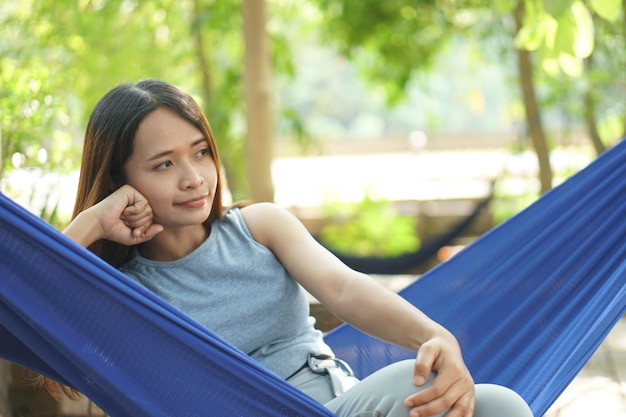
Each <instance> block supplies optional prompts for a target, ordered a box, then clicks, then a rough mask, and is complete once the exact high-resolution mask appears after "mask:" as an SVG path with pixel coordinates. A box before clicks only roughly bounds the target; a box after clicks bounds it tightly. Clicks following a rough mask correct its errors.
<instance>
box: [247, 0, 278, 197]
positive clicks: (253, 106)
mask: <svg viewBox="0 0 626 417" xmlns="http://www.w3.org/2000/svg"><path fill="white" fill-rule="evenodd" d="M243 28H244V29H243V31H244V42H245V66H244V95H245V104H246V121H247V125H248V136H247V140H246V163H247V167H248V180H249V184H250V192H251V198H252V200H254V201H273V200H274V186H273V184H272V172H271V165H272V136H273V133H274V132H273V115H272V100H271V98H272V91H271V83H270V79H271V77H270V74H271V64H270V54H269V49H268V42H267V34H266V33H265V2H264V0H244V2H243Z"/></svg>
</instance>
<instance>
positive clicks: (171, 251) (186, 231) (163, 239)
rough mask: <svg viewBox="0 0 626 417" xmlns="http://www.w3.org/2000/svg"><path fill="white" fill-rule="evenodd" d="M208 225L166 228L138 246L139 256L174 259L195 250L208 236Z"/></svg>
mask: <svg viewBox="0 0 626 417" xmlns="http://www.w3.org/2000/svg"><path fill="white" fill-rule="evenodd" d="M209 233H210V229H209V227H207V226H205V225H204V224H202V225H194V226H185V227H176V228H166V229H165V230H163V231H162V232H161V233H159V234H158V235H156V236H155V237H154V238H152V240H150V241H148V242H146V243H144V244H143V245H141V246H140V247H139V253H140V254H141V256H143V257H144V258H147V259H151V260H154V261H163V262H165V261H175V260H176V259H180V258H182V257H184V256H187V255H189V254H190V253H191V252H193V251H194V250H196V248H198V246H200V245H201V244H202V243H203V242H204V241H205V240H206V239H207V238H208V237H209Z"/></svg>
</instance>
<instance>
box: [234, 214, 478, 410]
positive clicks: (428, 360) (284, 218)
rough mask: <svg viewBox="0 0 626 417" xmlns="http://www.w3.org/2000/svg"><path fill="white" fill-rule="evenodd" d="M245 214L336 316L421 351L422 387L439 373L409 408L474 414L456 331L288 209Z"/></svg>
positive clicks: (255, 233) (418, 378)
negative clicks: (336, 249) (316, 235)
mask: <svg viewBox="0 0 626 417" xmlns="http://www.w3.org/2000/svg"><path fill="white" fill-rule="evenodd" d="M242 214H243V216H244V219H245V221H246V224H247V225H248V228H249V229H250V231H251V233H252V235H253V236H254V238H255V239H256V240H257V241H259V243H261V244H263V245H265V246H266V247H268V248H269V249H270V250H272V251H273V252H274V254H275V255H276V256H277V257H278V259H279V260H280V261H281V262H282V264H283V265H284V266H285V268H286V269H287V271H289V273H290V275H291V276H292V277H293V278H294V279H295V280H297V281H298V282H299V283H300V284H302V286H303V287H304V288H306V289H307V290H308V291H309V292H310V293H311V294H312V295H313V296H315V297H316V298H317V299H318V300H319V301H320V302H321V303H322V304H324V306H325V307H326V308H328V310H329V311H331V312H332V313H333V314H334V315H335V316H336V317H338V318H339V319H340V320H342V321H345V322H347V323H350V324H352V325H353V326H355V327H357V328H359V329H360V330H362V331H364V332H366V333H368V334H370V335H372V336H374V337H377V338H379V339H382V340H385V341H388V342H390V343H393V344H396V345H399V346H403V347H405V348H408V349H410V350H413V351H415V352H418V357H417V360H416V363H415V373H414V381H415V383H416V385H422V384H423V383H424V382H425V380H426V379H427V378H428V376H429V374H430V373H431V371H435V372H438V376H437V378H435V381H434V382H433V384H432V386H431V387H429V388H427V389H425V390H423V391H421V392H420V393H418V394H415V395H412V396H410V397H409V398H407V400H406V403H405V404H406V405H407V406H408V407H412V408H414V411H419V412H420V415H421V416H427V415H433V414H436V413H438V412H441V411H443V410H445V409H446V408H449V407H452V409H451V411H450V412H449V413H448V416H449V417H453V416H454V417H465V416H471V415H472V412H473V404H474V387H473V381H472V379H471V376H470V374H469V372H468V370H467V368H466V367H465V364H464V362H463V357H462V354H461V350H460V347H459V345H458V343H457V341H456V339H455V338H454V336H453V335H452V334H451V333H450V332H448V331H447V330H446V329H445V328H443V327H442V326H441V325H439V324H437V323H436V322H434V321H433V320H431V319H430V318H428V317H427V316H426V315H425V314H424V313H422V312H421V311H420V310H418V309H417V308H415V307H414V306H412V305H411V304H410V303H408V302H407V301H405V300H404V299H403V298H401V297H400V296H398V295H397V294H396V293H394V292H393V291H390V290H388V289H387V288H385V287H384V286H382V285H380V284H379V283H377V282H376V281H375V280H373V279H371V278H370V277H368V276H367V275H364V274H362V273H359V272H357V271H354V270H352V269H350V268H349V267H347V266H346V265H344V264H343V263H342V262H341V261H339V260H338V259H337V258H336V257H335V256H334V255H333V254H331V253H330V252H329V251H328V250H326V249H325V248H324V247H322V246H321V245H320V244H319V243H318V242H316V241H315V239H313V238H312V236H311V235H310V234H309V233H308V231H307V230H306V229H305V228H304V226H303V225H302V223H301V222H300V221H299V220H298V219H296V218H295V217H294V216H293V215H291V214H290V213H289V212H287V211H286V210H284V209H282V208H280V207H278V206H276V205H273V204H255V205H252V206H248V207H246V208H244V209H242ZM391 323H393V325H390V324H391Z"/></svg>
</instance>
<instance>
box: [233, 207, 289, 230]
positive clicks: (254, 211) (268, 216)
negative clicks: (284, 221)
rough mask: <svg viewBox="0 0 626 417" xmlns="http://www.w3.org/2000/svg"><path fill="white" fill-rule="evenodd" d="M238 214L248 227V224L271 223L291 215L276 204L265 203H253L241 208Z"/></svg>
mask: <svg viewBox="0 0 626 417" xmlns="http://www.w3.org/2000/svg"><path fill="white" fill-rule="evenodd" d="M239 212H240V213H241V216H242V217H243V219H244V220H245V222H246V223H247V224H248V226H250V223H252V224H254V225H256V224H257V223H261V224H267V223H271V222H272V221H276V220H278V219H280V218H284V217H285V216H290V215H291V213H289V211H287V209H285V208H283V207H281V206H279V205H278V204H276V203H265V202H264V203H253V204H249V205H247V206H245V207H241V208H240V209H239Z"/></svg>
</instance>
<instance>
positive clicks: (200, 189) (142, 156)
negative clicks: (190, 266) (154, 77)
mask: <svg viewBox="0 0 626 417" xmlns="http://www.w3.org/2000/svg"><path fill="white" fill-rule="evenodd" d="M124 173H125V174H126V181H127V183H128V184H129V185H130V186H132V187H134V188H136V189H137V191H139V192H140V193H141V194H143V196H144V197H146V198H147V199H148V202H149V203H150V206H151V207H152V210H153V212H154V221H155V222H156V223H158V224H161V225H163V226H164V227H166V228H167V227H178V226H190V225H196V224H202V223H203V222H204V221H205V220H206V219H207V218H208V217H209V214H210V213H211V207H212V203H213V198H214V197H215V189H216V187H217V168H216V166H215V162H214V160H213V156H212V155H211V151H210V148H209V142H208V138H206V137H204V135H203V134H202V131H201V130H199V129H198V128H197V127H195V126H194V125H193V124H191V123H189V122H188V121H187V120H185V119H184V118H182V117H181V116H180V115H179V114H177V113H176V112H174V111H172V110H170V109H168V108H164V107H161V108H158V109H157V110H154V111H152V112H151V113H148V115H147V116H146V117H145V118H144V119H143V120H142V121H141V123H140V124H139V128H138V129H137V133H136V134H135V142H134V149H133V153H132V155H131V156H130V158H129V159H128V160H127V161H126V163H125V164H124Z"/></svg>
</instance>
